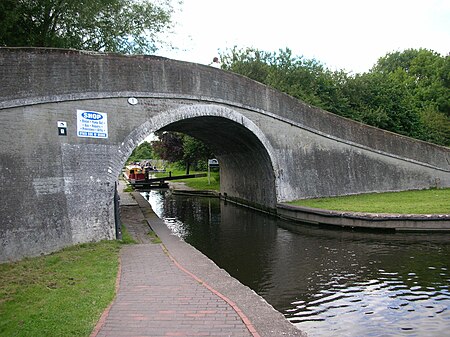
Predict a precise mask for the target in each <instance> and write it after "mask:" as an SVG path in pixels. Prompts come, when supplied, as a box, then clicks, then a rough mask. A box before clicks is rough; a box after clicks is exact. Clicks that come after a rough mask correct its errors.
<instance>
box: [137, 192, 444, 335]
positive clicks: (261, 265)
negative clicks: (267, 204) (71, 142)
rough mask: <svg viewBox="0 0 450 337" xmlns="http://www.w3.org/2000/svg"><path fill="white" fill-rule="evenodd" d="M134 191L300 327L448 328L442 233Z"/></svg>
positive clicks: (412, 331)
mask: <svg viewBox="0 0 450 337" xmlns="http://www.w3.org/2000/svg"><path fill="white" fill-rule="evenodd" d="M143 195H144V197H146V198H147V200H149V202H150V204H151V206H152V208H153V210H154V211H155V212H156V213H157V215H158V216H159V217H161V218H163V219H164V220H165V223H166V224H167V226H168V227H169V228H170V229H171V230H172V232H173V233H174V234H175V235H178V236H179V237H180V238H182V239H183V240H185V241H186V242H188V243H189V244H191V245H193V246H194V247H196V248H197V249H198V250H200V251H201V252H202V253H203V254H205V255H207V256H208V257H209V258H210V259H211V260H213V261H214V262H215V263H216V264H217V265H218V266H220V267H221V268H223V269H225V270H226V271H228V272H229V273H230V274H231V275H232V276H233V277H235V278H236V279H238V280H239V281H240V282H241V283H243V284H245V285H247V286H249V287H250V288H252V289H253V290H254V291H256V292H257V293H258V294H260V295H261V296H262V297H264V298H265V299H266V300H267V302H269V303H270V304H271V305H272V306H274V307H275V309H277V310H278V311H280V312H281V313H283V314H284V315H285V317H286V318H287V319H288V320H289V321H291V322H292V323H293V324H295V325H296V326H297V327H298V328H300V329H301V330H303V331H306V332H307V333H308V335H309V336H312V337H316V336H317V337H321V336H327V337H328V336H335V337H337V336H346V337H348V336H355V337H356V336H358V337H360V336H377V337H378V336H436V337H437V336H439V337H441V336H450V289H449V288H450V238H449V234H445V233H440V234H438V233H434V234H425V233H422V234H417V233H378V232H376V233H375V232H359V231H349V230H336V229H329V228H326V229H325V228H319V227H316V226H311V225H306V224H305V225H298V224H295V225H294V224H293V223H290V222H286V221H282V220H280V219H277V218H275V217H272V216H268V215H265V214H263V213H260V212H256V211H252V210H250V209H247V208H243V207H239V206H236V205H234V204H232V203H224V202H223V201H219V200H218V199H216V198H201V197H191V196H181V195H173V194H171V193H170V192H169V191H152V192H150V193H143Z"/></svg>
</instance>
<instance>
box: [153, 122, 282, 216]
mask: <svg viewBox="0 0 450 337" xmlns="http://www.w3.org/2000/svg"><path fill="white" fill-rule="evenodd" d="M161 130H162V131H176V132H182V133H185V134H187V135H190V136H192V137H195V138H197V139H199V140H201V141H203V142H205V143H206V144H207V145H208V146H209V147H210V148H211V149H212V151H213V152H214V154H215V155H216V157H217V159H218V160H219V163H220V192H221V193H222V194H225V193H226V195H227V196H230V197H232V198H236V199H243V200H245V201H246V202H248V203H250V204H255V205H257V206H263V207H268V208H275V205H276V202H277V200H276V192H275V175H274V169H273V166H272V162H271V158H270V156H269V154H268V151H267V149H266V148H265V147H264V145H263V144H262V143H261V141H260V140H259V139H258V138H257V137H256V136H255V134H253V133H252V132H251V131H250V130H249V129H248V128H246V127H245V126H243V125H241V124H239V123H237V122H235V121H233V120H230V119H226V118H223V117H215V116H206V117H194V118H188V119H183V120H180V121H177V122H174V123H171V124H168V125H166V126H165V127H163V128H161Z"/></svg>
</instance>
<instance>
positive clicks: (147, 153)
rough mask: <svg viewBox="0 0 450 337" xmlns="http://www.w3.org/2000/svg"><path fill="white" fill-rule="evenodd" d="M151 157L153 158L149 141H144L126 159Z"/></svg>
mask: <svg viewBox="0 0 450 337" xmlns="http://www.w3.org/2000/svg"><path fill="white" fill-rule="evenodd" d="M151 158H153V151H152V145H151V144H150V143H149V142H147V141H144V142H143V143H141V144H139V145H138V146H137V147H136V148H135V149H134V150H133V152H132V153H131V155H130V157H129V158H128V161H129V162H134V161H141V160H144V159H151Z"/></svg>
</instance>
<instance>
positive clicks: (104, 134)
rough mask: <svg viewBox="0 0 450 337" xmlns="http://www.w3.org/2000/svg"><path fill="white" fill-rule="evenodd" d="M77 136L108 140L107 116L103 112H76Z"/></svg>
mask: <svg viewBox="0 0 450 337" xmlns="http://www.w3.org/2000/svg"><path fill="white" fill-rule="evenodd" d="M77 135H78V137H89V138H108V115H107V114H106V113H104V112H96V111H89V110H77Z"/></svg>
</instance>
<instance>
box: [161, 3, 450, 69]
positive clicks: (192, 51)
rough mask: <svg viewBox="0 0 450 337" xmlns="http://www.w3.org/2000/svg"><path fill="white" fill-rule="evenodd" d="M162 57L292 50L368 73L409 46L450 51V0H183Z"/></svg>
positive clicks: (201, 59) (206, 59) (194, 58)
mask: <svg viewBox="0 0 450 337" xmlns="http://www.w3.org/2000/svg"><path fill="white" fill-rule="evenodd" d="M181 9H182V11H181V12H178V13H177V14H176V15H175V16H174V20H175V21H176V22H177V24H176V28H175V34H173V36H172V37H171V40H172V44H173V45H174V46H175V47H178V48H179V50H178V51H169V50H160V51H159V52H158V54H159V55H162V56H166V57H169V58H174V59H178V60H184V61H190V62H196V63H203V64H209V63H210V62H211V61H212V58H213V57H214V56H217V55H218V50H221V51H225V50H227V49H229V48H232V47H233V46H238V47H254V48H257V49H260V50H264V51H270V52H273V51H277V50H278V49H280V48H281V49H284V48H285V47H288V48H290V49H291V50H292V51H293V54H294V55H298V56H300V55H303V56H304V57H305V58H308V59H310V58H315V59H316V60H318V61H320V62H322V63H324V64H325V65H326V66H327V67H328V68H330V69H332V70H336V69H344V70H346V71H348V72H353V73H361V72H365V71H368V70H369V69H370V68H371V67H372V66H373V65H374V64H375V63H376V61H377V60H378V58H379V57H382V56H384V55H386V54H387V53H388V52H392V51H402V50H404V49H408V48H427V49H431V50H434V51H436V52H439V53H440V54H441V55H447V54H448V53H449V52H450V0H420V1H419V0H377V1H374V0H308V1H305V0H277V1H269V0H224V1H213V0H184V4H183V5H182V6H181Z"/></svg>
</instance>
